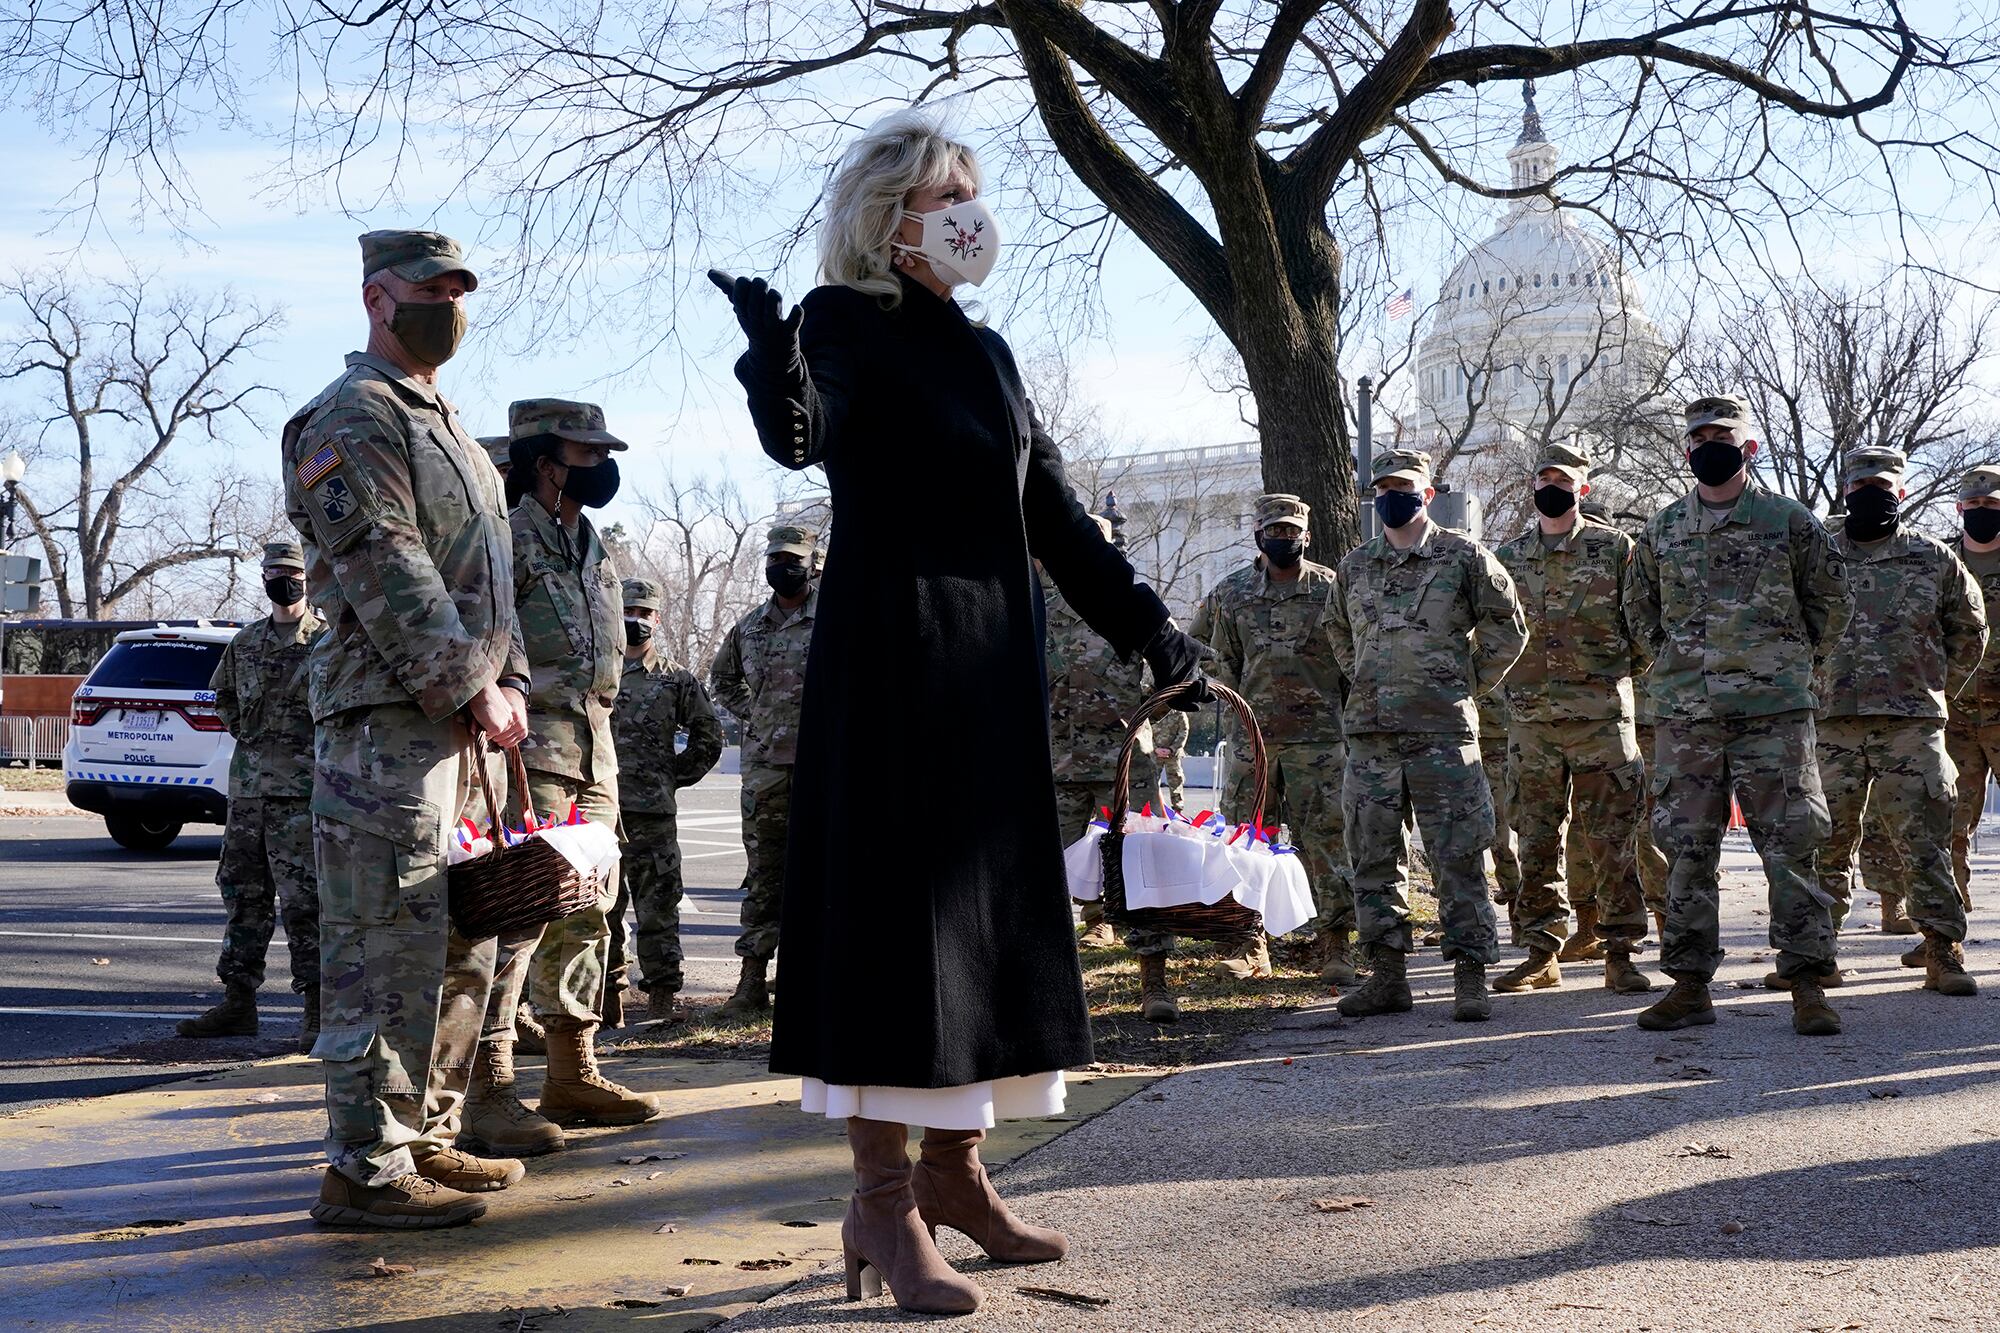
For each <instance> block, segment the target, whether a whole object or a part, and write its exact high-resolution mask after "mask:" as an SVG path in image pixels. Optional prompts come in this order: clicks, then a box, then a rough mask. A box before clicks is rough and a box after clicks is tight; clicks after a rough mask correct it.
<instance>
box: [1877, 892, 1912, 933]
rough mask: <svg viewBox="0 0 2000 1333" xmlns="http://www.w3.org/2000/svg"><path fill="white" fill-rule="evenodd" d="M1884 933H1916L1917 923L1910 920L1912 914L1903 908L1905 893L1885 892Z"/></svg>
mask: <svg viewBox="0 0 2000 1333" xmlns="http://www.w3.org/2000/svg"><path fill="white" fill-rule="evenodd" d="M1882 933H1883V934H1884V935H1914V934H1916V933H1917V923H1916V922H1914V921H1912V920H1910V914H1909V913H1908V912H1907V911H1905V910H1904V908H1903V895H1902V894H1900V893H1885V894H1883V895H1882Z"/></svg>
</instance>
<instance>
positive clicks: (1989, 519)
mask: <svg viewBox="0 0 2000 1333" xmlns="http://www.w3.org/2000/svg"><path fill="white" fill-rule="evenodd" d="M1965 535H1966V536H1968V537H1970V538H1972V540H1974V541H1976V542H1990V541H1992V540H1993V539H1994V538H1995V537H2000V509H1968V510H1966V511H1965Z"/></svg>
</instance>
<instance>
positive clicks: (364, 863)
mask: <svg viewBox="0 0 2000 1333" xmlns="http://www.w3.org/2000/svg"><path fill="white" fill-rule="evenodd" d="M312 813H313V847H314V855H315V858H316V859H317V861H318V863H319V881H320V882H319V897H320V919H321V920H322V921H324V922H326V923H328V924H330V925H350V926H395V925H399V924H406V923H409V924H416V923H421V924H424V925H429V924H431V923H434V922H437V921H440V920H442V917H443V912H444V906H445V901H444V899H445V875H444V866H443V865H442V863H441V861H442V858H441V856H440V846H439V837H440V827H441V818H440V814H439V811H438V807H437V806H435V805H433V804H432V803H431V802H429V801H426V800H424V799H423V798H422V797H420V796H414V795H411V794H409V793H407V792H400V791H395V790H392V789H388V788H385V787H381V786H378V785H376V784H373V783H370V782H367V781H365V780H363V779H361V778H358V777H355V776H354V775H353V774H351V773H347V772H344V771H342V770H339V769H332V768H324V767H322V768H319V769H316V770H315V771H314V773H313V794H312Z"/></svg>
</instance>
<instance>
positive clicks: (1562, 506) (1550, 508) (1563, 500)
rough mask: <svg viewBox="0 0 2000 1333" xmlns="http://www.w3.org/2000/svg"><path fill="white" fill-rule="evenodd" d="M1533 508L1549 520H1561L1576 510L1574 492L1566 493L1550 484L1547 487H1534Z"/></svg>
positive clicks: (1552, 483)
mask: <svg viewBox="0 0 2000 1333" xmlns="http://www.w3.org/2000/svg"><path fill="white" fill-rule="evenodd" d="M1535 508H1536V509H1537V510H1538V511H1540V512H1541V513H1542V514H1544V515H1546V516H1547V517H1549V518H1561V517H1562V516H1563V515H1564V514H1567V513H1568V512H1569V511H1570V510H1572V509H1574V508H1576V492H1575V491H1566V490H1564V489H1563V488H1562V487H1560V486H1558V485H1556V484H1555V483H1554V482H1550V483H1549V484H1548V485H1547V486H1537V487H1535Z"/></svg>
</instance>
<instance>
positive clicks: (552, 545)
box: [514, 495, 597, 564]
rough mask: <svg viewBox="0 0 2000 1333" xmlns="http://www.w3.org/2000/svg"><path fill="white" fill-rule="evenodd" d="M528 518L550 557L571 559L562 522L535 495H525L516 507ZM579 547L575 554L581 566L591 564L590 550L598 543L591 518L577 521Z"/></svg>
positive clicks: (579, 518)
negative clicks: (591, 524)
mask: <svg viewBox="0 0 2000 1333" xmlns="http://www.w3.org/2000/svg"><path fill="white" fill-rule="evenodd" d="M514 508H515V509H516V510H518V511H520V512H521V513H522V514H523V515H525V516H526V518H527V520H528V526H529V527H530V528H532V529H533V530H534V533H535V539H536V540H537V541H539V542H541V544H542V545H543V547H544V548H546V549H547V550H548V552H549V554H550V555H555V556H561V557H562V558H563V559H565V560H567V559H570V558H571V552H570V549H569V545H568V543H567V542H566V541H565V540H564V538H563V530H562V522H561V520H559V519H557V518H556V516H555V515H554V514H551V513H550V512H549V511H548V510H547V509H546V508H545V507H544V506H543V504H542V502H541V500H540V499H538V498H537V497H535V496H533V495H524V496H522V497H521V499H520V502H519V503H518V504H516V505H515V506H514ZM576 536H577V545H578V546H579V547H581V548H582V549H580V550H578V551H577V552H575V553H574V558H575V559H576V560H577V561H578V563H579V564H588V563H590V559H589V557H590V549H591V547H592V546H594V545H595V544H596V542H597V529H595V528H593V527H591V526H590V516H589V515H588V514H579V515H577V519H576Z"/></svg>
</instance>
